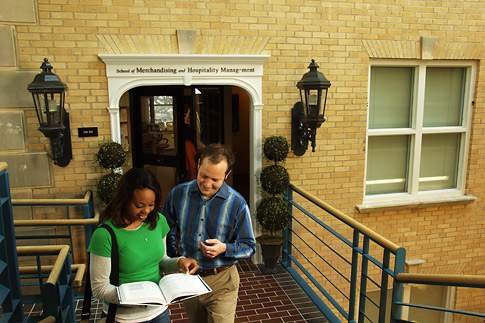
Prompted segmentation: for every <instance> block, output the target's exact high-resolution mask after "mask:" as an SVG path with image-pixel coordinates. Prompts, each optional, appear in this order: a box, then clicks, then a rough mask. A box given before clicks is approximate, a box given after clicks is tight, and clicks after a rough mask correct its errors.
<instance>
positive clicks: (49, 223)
mask: <svg viewBox="0 0 485 323" xmlns="http://www.w3.org/2000/svg"><path fill="white" fill-rule="evenodd" d="M12 206H14V207H20V206H29V207H37V208H38V207H45V208H49V207H61V208H64V209H65V212H64V215H63V217H57V218H55V219H38V220H14V226H15V227H21V226H24V227H42V226H43V227H50V228H53V227H56V228H57V227H66V228H67V233H65V234H64V233H55V234H44V235H33V234H23V235H16V236H15V238H16V239H17V240H37V239H66V240H68V241H69V246H70V247H71V252H72V255H71V257H72V259H71V261H72V263H73V264H75V263H76V261H75V260H74V250H75V249H74V243H73V235H72V231H71V227H72V226H83V227H84V239H85V246H86V249H87V247H88V246H89V242H90V241H91V236H92V233H93V230H94V226H95V224H96V223H97V218H96V217H95V210H94V202H93V193H92V192H91V191H86V193H85V195H84V197H83V198H79V199H12ZM76 207H77V208H79V207H80V208H81V210H82V211H81V212H82V215H83V218H82V219H78V218H71V212H70V209H72V208H76Z"/></svg>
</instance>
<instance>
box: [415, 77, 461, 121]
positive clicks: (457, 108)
mask: <svg viewBox="0 0 485 323" xmlns="http://www.w3.org/2000/svg"><path fill="white" fill-rule="evenodd" d="M464 75H465V69H463V68H428V69H427V71H426V92H425V98H424V122H423V124H424V126H425V127H440V126H460V125H461V122H462V117H461V115H462V111H463V109H462V106H463V87H464Z"/></svg>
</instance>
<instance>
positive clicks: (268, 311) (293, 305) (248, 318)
mask: <svg viewBox="0 0 485 323" xmlns="http://www.w3.org/2000/svg"><path fill="white" fill-rule="evenodd" d="M238 270H239V274H240V277H241V285H240V289H239V299H238V305H237V309H236V320H235V322H236V323H243V322H251V323H253V322H254V323H255V322H261V323H277V322H298V323H305V322H309V323H323V322H327V321H326V319H325V318H324V317H323V315H322V314H321V313H320V311H318V309H317V308H316V307H315V306H314V305H313V303H312V302H311V301H310V299H309V298H308V297H307V296H306V294H305V293H304V292H303V291H302V290H301V288H300V287H299V286H298V284H297V283H296V282H295V281H294V280H293V278H292V277H291V276H290V275H289V274H288V273H287V272H286V271H285V270H283V269H281V270H280V271H279V273H277V274H266V275H265V274H263V273H262V272H261V271H260V270H259V267H258V266H256V265H254V264H252V263H251V262H250V261H241V262H240V263H239V264H238ZM76 303H77V304H76V315H77V322H80V318H79V315H80V312H81V309H82V300H79V301H76ZM91 308H92V310H91V322H95V320H97V319H99V318H100V317H101V316H100V315H101V305H100V303H99V302H98V301H97V300H93V303H92V307H91ZM25 314H26V315H28V311H25ZM32 314H33V313H32ZM33 315H35V314H33ZM170 319H171V322H173V323H187V322H189V320H188V319H187V315H186V313H185V310H184V308H183V305H182V304H173V305H171V306H170Z"/></svg>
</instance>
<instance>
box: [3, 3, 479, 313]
mask: <svg viewBox="0 0 485 323" xmlns="http://www.w3.org/2000/svg"><path fill="white" fill-rule="evenodd" d="M4 2H5V3H3V5H2V13H0V39H1V40H2V44H3V46H2V48H1V50H0V51H1V53H2V55H0V83H1V84H2V87H1V89H0V98H1V100H0V101H1V102H0V113H1V115H2V118H1V119H2V121H3V122H0V134H1V135H2V140H1V141H0V160H4V161H6V162H8V163H9V173H10V174H11V175H10V177H11V182H12V183H11V187H12V194H13V197H14V198H15V197H35V198H41V197H42V198H43V197H79V196H83V195H84V192H85V191H86V190H93V189H94V187H95V184H96V181H97V179H98V178H99V177H100V176H101V175H102V174H104V173H105V171H104V170H103V169H101V168H100V167H98V166H96V165H95V163H94V157H93V156H94V154H95V153H96V151H97V149H98V147H99V144H100V143H101V142H104V141H107V140H110V139H115V140H121V141H124V137H126V136H127V134H126V132H127V130H126V129H125V128H123V127H124V126H123V122H129V118H130V117H129V114H128V116H127V115H126V112H123V108H124V107H126V106H127V105H129V99H127V97H126V96H123V93H124V92H128V90H130V89H131V88H133V87H141V86H145V85H156V86H168V85H171V86H174V85H186V86H187V85H198V86H204V85H206V86H207V85H211V86H215V85H221V86H231V87H232V94H238V95H239V98H240V99H239V100H240V101H239V106H240V111H239V113H240V118H239V119H238V122H239V123H238V130H235V129H234V128H233V134H232V142H233V144H234V145H237V146H238V147H245V148H240V149H244V150H243V151H242V152H241V153H240V154H239V155H241V156H242V155H245V156H246V155H247V156H248V157H247V160H246V159H244V158H241V161H240V163H241V164H244V166H242V168H244V169H245V170H246V171H245V172H242V173H241V174H240V175H242V176H246V177H249V178H250V180H249V189H248V195H247V196H248V199H249V201H250V204H251V208H252V209H253V210H254V207H255V203H256V199H257V183H256V180H255V179H254V178H255V177H256V174H257V172H258V171H259V170H260V169H261V167H262V166H263V165H264V160H263V159H262V158H261V152H260V150H261V142H262V140H263V138H265V137H267V136H270V135H273V134H278V135H283V136H285V137H287V138H288V140H290V137H291V127H290V125H291V120H290V119H291V108H292V107H293V105H294V103H295V102H296V101H298V100H299V93H298V89H297V88H296V86H295V85H296V82H298V81H299V80H300V79H301V77H302V75H303V74H304V73H306V72H307V71H308V70H307V66H308V65H309V63H310V60H311V59H315V60H316V62H317V63H318V64H319V66H320V68H319V70H320V71H321V72H323V73H324V74H325V76H326V77H327V78H328V79H329V80H330V81H331V83H332V85H331V87H330V89H329V95H328V100H327V109H326V119H327V121H326V122H325V123H324V124H323V126H322V127H321V128H320V129H319V130H318V132H317V133H318V135H317V148H316V151H315V152H311V149H310V150H309V151H307V152H306V153H305V155H303V156H301V157H298V156H295V155H293V154H290V156H289V158H288V159H287V161H286V167H287V169H288V170H289V172H290V175H291V180H292V182H294V183H295V184H297V185H299V186H301V187H303V188H304V189H306V190H308V191H309V192H310V193H312V194H314V195H316V196H318V197H319V198H320V199H322V200H324V201H326V202H327V203H329V204H331V205H333V206H334V207H336V208H337V209H339V210H341V211H343V212H344V213H346V214H349V215H351V216H353V217H354V218H355V219H356V220H358V221H360V222H362V223H363V224H365V225H366V226H368V227H370V228H372V229H373V230H375V231H377V232H378V233H380V234H382V235H383V236H385V237H386V238H388V239H389V240H391V241H393V242H395V243H397V244H399V245H402V246H404V247H405V248H406V249H407V258H408V259H421V260H424V263H423V264H422V265H421V267H420V270H421V271H422V272H427V271H434V272H442V273H463V274H478V275H483V274H485V269H484V268H485V249H484V248H483V244H484V243H485V233H484V230H483V227H484V224H485V220H484V211H483V210H484V208H485V205H484V202H483V194H485V184H484V182H483V181H482V180H483V177H484V176H485V172H484V169H485V158H484V155H483V153H484V149H483V147H484V145H485V133H484V128H485V123H484V122H483V116H484V114H485V70H484V67H483V64H482V62H481V60H482V59H484V58H485V53H484V49H485V47H484V44H485V2H484V1H481V0H471V1H461V0H460V1H459V0H455V1H418V0H408V1H404V0H402V1H401V0H368V1H365V3H362V1H351V0H347V1H333V0H331V1H285V0H240V1H226V0H221V1H208V0H201V1H197V2H192V1H179V0H177V1H139V0H36V1H34V0H19V1H15V2H12V1H8V2H6V1H4ZM103 55H104V56H103ZM124 55H129V57H130V60H129V61H128V63H126V64H127V65H126V66H137V65H140V64H141V63H140V62H142V61H144V60H145V59H146V58H147V55H148V56H150V55H153V56H152V57H151V58H150V59H153V61H152V62H155V63H153V64H152V65H157V64H156V62H161V61H164V60H165V61H164V62H166V59H168V58H170V59H174V61H171V62H170V63H166V65H164V66H179V65H180V64H185V65H187V66H193V67H194V68H196V67H199V68H200V67H203V66H209V67H213V66H215V65H217V62H219V61H220V62H221V63H220V64H225V65H224V66H233V65H234V66H236V67H237V66H238V65H244V66H247V65H250V66H253V67H255V68H256V71H258V68H261V69H260V72H256V73H254V74H251V73H247V74H244V73H242V76H241V75H236V72H232V73H228V74H226V75H224V76H220V75H219V76H218V77H215V79H214V78H213V77H212V76H213V75H211V74H210V73H209V72H207V73H206V74H204V72H202V74H200V73H199V74H196V73H195V72H194V73H189V72H187V71H186V73H185V76H184V75H177V76H169V75H167V74H163V75H160V74H156V73H155V74H153V75H150V76H147V77H144V76H140V75H137V76H136V77H133V78H132V79H128V80H127V81H126V82H125V83H116V82H117V80H119V77H120V75H119V74H118V75H117V74H116V72H113V74H112V75H111V77H110V75H109V73H110V72H109V71H107V66H108V65H109V63H108V61H109V60H110V59H113V60H116V59H117V57H124ZM177 57H179V59H178V60H177ZM201 57H202V60H200V58H201ZM44 58H48V59H49V61H50V62H51V64H52V65H53V66H54V72H55V73H56V74H57V75H58V76H59V77H60V78H61V79H62V81H64V82H65V83H66V84H67V85H68V88H69V90H68V92H67V94H66V108H67V110H68V111H69V114H70V127H71V136H72V152H73V159H72V161H71V162H70V164H69V165H68V166H66V167H58V166H54V165H53V164H52V161H51V160H50V158H49V154H50V145H49V143H48V140H47V139H46V138H45V137H44V136H43V135H42V133H40V132H39V131H38V130H37V128H38V123H37V118H36V115H35V109H34V108H33V103H32V99H31V96H30V94H29V93H28V91H27V85H28V84H29V83H30V82H31V81H32V79H33V77H34V76H35V75H36V74H37V73H39V72H40V70H39V66H40V65H41V63H42V61H43V59H44ZM247 59H249V61H248V60H247ZM252 59H254V61H252ZM182 62H183V63H182ZM435 63H436V64H437V65H436V66H435V65H433V64H435ZM117 64H118V63H116V62H115V63H113V66H115V67H116V66H118V65H117ZM177 64H179V65H177ZM231 64H233V65H231ZM420 64H421V65H422V66H425V67H427V68H428V69H429V67H430V66H432V67H435V68H437V69H439V68H444V69H458V70H460V72H459V73H463V74H462V75H464V76H463V80H462V82H461V83H459V84H462V85H463V87H464V90H463V97H462V100H461V101H460V102H461V103H462V104H463V106H462V107H461V108H460V109H461V110H460V112H459V113H461V115H460V117H459V119H460V121H459V125H452V126H457V127H458V128H460V127H461V128H460V129H455V130H453V129H451V130H450V129H448V130H446V129H445V130H446V131H447V133H448V134H449V133H452V134H459V136H460V138H461V139H460V140H459V144H457V145H456V146H455V149H457V150H459V152H456V156H457V158H456V159H457V160H458V162H457V165H456V167H455V168H454V171H453V172H454V174H456V178H455V180H454V182H453V183H452V184H451V187H446V189H444V190H438V191H437V192H436V194H428V195H426V196H423V195H422V194H421V193H423V192H422V191H420V190H419V189H416V191H414V193H413V192H408V193H412V194H411V197H409V196H407V198H400V197H399V196H397V197H393V198H391V199H389V198H386V197H385V196H383V195H380V194H374V193H372V194H371V193H369V192H370V191H366V183H367V185H369V183H370V175H369V174H370V169H369V164H368V163H369V155H368V153H369V151H370V150H369V141H370V140H372V139H371V138H373V136H375V135H376V133H377V132H373V131H374V130H375V129H373V128H372V127H371V126H369V115H370V113H371V112H369V109H370V108H369V102H370V101H371V98H370V93H371V91H372V89H371V87H372V84H373V83H372V81H373V76H372V75H373V74H372V71H373V68H374V67H384V68H386V67H388V68H391V67H392V68H393V67H405V68H406V67H409V68H410V69H411V70H412V71H413V72H412V73H414V72H415V71H418V68H417V67H416V66H421V65H420ZM258 73H259V74H258ZM416 73H420V72H416ZM182 74H184V73H182ZM371 74H372V75H371ZM413 75H414V74H413ZM416 75H417V74H416ZM198 77H199V78H198ZM413 80H414V82H415V83H419V82H421V81H420V80H419V79H418V78H415V79H413ZM110 82H113V83H110ZM130 82H132V83H133V84H134V86H131V87H130V85H129V84H130ZM415 83H413V85H412V86H415V85H416V84H415ZM113 84H114V85H113ZM116 84H118V88H116V86H117V85H116ZM120 84H121V85H120ZM123 86H124V87H123ZM416 86H418V85H416ZM117 91H118V92H121V93H118V92H117ZM417 92H419V91H417ZM245 93H247V94H245ZM460 93H461V92H460ZM416 97H419V95H418V94H416ZM110 100H113V101H110ZM418 101H419V100H418ZM127 102H128V103H127ZM418 105H419V103H418ZM124 113H125V114H124ZM413 113H414V112H413ZM413 113H412V114H413ZM409 118H410V120H411V119H412V117H409ZM127 119H128V120H127ZM414 122H415V121H411V123H410V126H409V128H413V127H414V126H415V125H416V124H415V123H414ZM120 124H121V125H120ZM83 127H97V129H98V136H97V137H79V136H78V135H77V129H78V128H83ZM128 132H129V131H128ZM400 134H402V133H400ZM394 135H395V134H394ZM406 135H408V136H409V138H415V136H416V134H415V133H411V134H406ZM424 136H425V137H426V133H425V134H424ZM128 137H129V136H128ZM4 138H5V139H4ZM7 138H8V140H6V139H7ZM411 140H413V139H411ZM414 144H415V143H414V142H413V144H412V145H410V146H409V147H414ZM409 147H408V148H409ZM423 147H424V144H423ZM456 147H458V148H456ZM409 149H411V148H409ZM371 151H372V150H371ZM409 151H410V150H408V152H409ZM407 161H408V163H410V160H407ZM245 163H247V165H246V164H245ZM417 169H419V167H418V168H417ZM408 172H409V169H408ZM236 173H237V172H236ZM236 175H237V174H236ZM408 175H409V176H410V177H411V176H412V174H408ZM377 179H378V177H377ZM408 180H411V179H408ZM235 181H236V180H235ZM406 183H408V181H406ZM408 188H409V187H407V188H405V189H404V190H405V191H406V189H408ZM25 216H26V217H29V215H25ZM458 265H460V266H458ZM462 308H467V309H470V310H476V309H479V308H481V309H482V310H483V308H485V296H483V295H482V297H478V298H477V297H476V296H473V298H470V303H469V304H462Z"/></svg>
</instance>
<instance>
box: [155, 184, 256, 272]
mask: <svg viewBox="0 0 485 323" xmlns="http://www.w3.org/2000/svg"><path fill="white" fill-rule="evenodd" d="M162 214H163V215H164V216H165V217H166V218H167V220H168V223H169V225H170V227H171V229H170V232H169V234H168V235H167V253H168V255H169V256H171V257H173V256H175V255H176V242H177V237H176V233H177V228H179V230H180V242H179V250H180V255H182V256H184V257H192V258H195V259H196V260H197V262H198V264H199V267H200V268H201V269H212V268H216V267H219V266H223V265H231V264H234V263H236V262H237V259H244V258H249V257H250V256H251V255H252V254H253V253H254V252H255V250H256V240H255V239H254V233H253V228H252V224H251V214H250V212H249V207H248V205H247V203H246V201H245V200H244V198H243V197H242V196H241V195H240V194H239V193H238V192H236V191H235V190H234V189H233V188H232V187H230V186H229V185H227V184H226V183H225V182H224V183H223V184H222V186H221V188H220V189H219V191H218V192H217V193H216V194H215V195H214V196H213V197H212V198H210V199H208V200H205V199H204V197H203V196H202V195H201V194H200V192H199V189H198V187H197V180H193V181H190V182H186V183H182V184H180V185H178V186H176V187H175V188H174V189H172V191H170V193H169V195H168V196H167V199H166V200H165V204H164V206H163V209H162ZM207 239H218V240H219V241H221V242H223V243H225V244H226V246H227V249H226V252H225V253H223V254H220V255H219V256H217V257H215V258H213V259H210V258H207V257H204V256H203V255H202V251H201V247H200V242H201V241H202V242H204V243H205V240H207Z"/></svg>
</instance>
